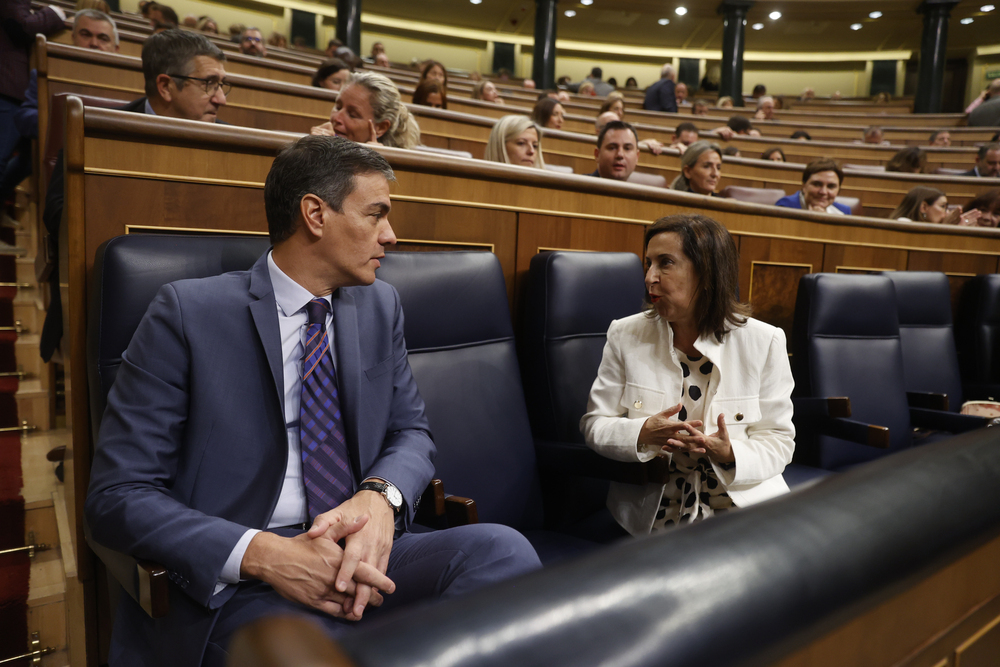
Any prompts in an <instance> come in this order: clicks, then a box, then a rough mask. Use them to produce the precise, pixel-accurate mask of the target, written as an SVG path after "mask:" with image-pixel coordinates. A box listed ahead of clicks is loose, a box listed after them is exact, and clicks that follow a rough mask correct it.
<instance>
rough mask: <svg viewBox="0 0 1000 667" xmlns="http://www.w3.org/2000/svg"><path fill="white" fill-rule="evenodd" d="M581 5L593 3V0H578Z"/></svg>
mask: <svg viewBox="0 0 1000 667" xmlns="http://www.w3.org/2000/svg"><path fill="white" fill-rule="evenodd" d="M580 4H581V5H587V6H588V7H589V6H590V5H592V4H594V0H580Z"/></svg>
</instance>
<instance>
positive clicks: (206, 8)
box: [121, 0, 289, 38]
mask: <svg viewBox="0 0 1000 667" xmlns="http://www.w3.org/2000/svg"><path fill="white" fill-rule="evenodd" d="M163 4H165V5H169V6H170V7H172V8H173V10H174V11H175V12H177V16H178V18H180V19H181V20H182V21H183V20H184V17H185V16H187V15H188V14H194V15H195V16H206V15H207V16H211V17H212V18H213V19H215V22H216V23H218V24H219V32H220V33H222V34H228V31H229V26H230V24H232V23H242V24H243V25H247V26H250V25H253V26H256V27H258V28H260V30H261V32H263V33H264V37H265V38H266V37H267V36H268V35H270V34H271V33H272V32H275V31H277V32H280V33H282V34H284V35H287V34H288V29H289V23H288V21H287V20H286V19H285V11H284V10H283V9H281V8H279V7H275V8H274V11H273V12H265V11H257V10H253V9H245V8H243V7H234V6H232V5H228V4H226V3H220V2H205V1H204V0H164V2H163ZM258 6H260V7H263V6H264V5H258ZM121 8H122V10H123V11H127V12H136V13H138V12H139V0H121Z"/></svg>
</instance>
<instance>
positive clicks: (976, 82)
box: [965, 53, 1000, 105]
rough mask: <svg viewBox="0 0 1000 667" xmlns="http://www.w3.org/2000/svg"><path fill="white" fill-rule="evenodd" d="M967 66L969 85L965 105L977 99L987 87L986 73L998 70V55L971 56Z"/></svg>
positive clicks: (999, 61)
mask: <svg viewBox="0 0 1000 667" xmlns="http://www.w3.org/2000/svg"><path fill="white" fill-rule="evenodd" d="M969 64H970V67H969V85H968V87H967V89H966V100H965V103H966V105H968V104H969V103H970V102H972V100H974V99H976V98H977V97H979V94H980V93H982V92H983V90H984V89H985V88H986V86H988V85H989V83H990V82H989V81H988V80H987V79H986V72H992V71H994V70H1000V53H996V54H991V55H986V56H973V57H971V58H970V59H969Z"/></svg>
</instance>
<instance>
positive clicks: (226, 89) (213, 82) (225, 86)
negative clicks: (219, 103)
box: [169, 74, 233, 97]
mask: <svg viewBox="0 0 1000 667" xmlns="http://www.w3.org/2000/svg"><path fill="white" fill-rule="evenodd" d="M169 76H170V78H171V79H184V80H185V81H198V82H200V83H201V87H202V88H203V89H204V91H205V94H206V95H208V96H209V97H211V96H212V95H215V91H216V90H219V89H220V88H221V89H222V94H223V95H225V96H226V97H228V96H229V93H230V92H232V90H233V84H231V83H229V82H228V81H226V80H222V81H220V80H219V79H199V78H198V77H196V76H181V75H180V74H171V75H169Z"/></svg>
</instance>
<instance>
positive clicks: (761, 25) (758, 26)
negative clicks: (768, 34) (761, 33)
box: [750, 23, 764, 30]
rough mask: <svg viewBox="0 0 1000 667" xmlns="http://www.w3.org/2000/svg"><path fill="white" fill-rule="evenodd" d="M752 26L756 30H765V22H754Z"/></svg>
mask: <svg viewBox="0 0 1000 667" xmlns="http://www.w3.org/2000/svg"><path fill="white" fill-rule="evenodd" d="M750 27H751V28H753V29H754V30H763V29H764V24H763V23H754V24H753V25H752V26H750Z"/></svg>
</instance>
